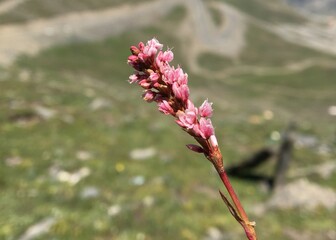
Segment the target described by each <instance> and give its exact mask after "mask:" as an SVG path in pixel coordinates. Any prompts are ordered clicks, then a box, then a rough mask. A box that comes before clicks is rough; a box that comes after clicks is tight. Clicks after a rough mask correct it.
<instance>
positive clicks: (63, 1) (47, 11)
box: [0, 0, 149, 24]
mask: <svg viewBox="0 0 336 240" xmlns="http://www.w3.org/2000/svg"><path fill="white" fill-rule="evenodd" d="M146 1H149V0H141V2H142V3H144V2H146ZM138 3H139V1H136V2H135V1H132V0H99V1H92V0H72V1H67V0H57V1H55V0H27V1H25V2H23V3H21V4H19V5H17V6H16V7H15V8H14V9H12V10H10V11H8V12H6V13H3V14H1V15H0V24H8V23H22V22H26V21H30V20H34V19H38V18H50V17H55V16H58V15H62V14H67V13H71V12H82V11H89V10H92V11H94V10H103V9H106V8H112V7H117V6H121V5H125V4H133V6H134V7H136V4H138Z"/></svg>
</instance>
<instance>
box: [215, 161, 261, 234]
mask: <svg viewBox="0 0 336 240" xmlns="http://www.w3.org/2000/svg"><path fill="white" fill-rule="evenodd" d="M215 167H216V166H215ZM216 170H217V173H218V175H219V176H220V178H221V180H222V182H223V184H224V186H225V188H226V190H227V191H228V193H229V195H230V197H231V199H232V201H233V204H234V207H235V208H234V209H233V212H232V211H231V210H230V211H231V214H232V215H234V217H235V218H236V219H237V221H238V222H239V223H240V224H241V225H242V227H243V228H244V231H245V234H246V236H247V238H248V239H249V240H257V236H256V232H255V229H254V226H255V223H253V222H250V221H249V219H248V216H247V214H246V212H245V210H244V208H243V206H242V204H241V203H240V201H239V198H238V196H237V194H236V193H235V191H234V189H233V187H232V185H231V182H230V180H229V178H228V176H227V174H226V172H225V169H224V167H221V168H217V167H216ZM221 195H222V193H221ZM223 197H224V198H225V196H223V195H222V198H223ZM223 200H224V199H223ZM226 204H227V205H228V204H230V203H229V202H228V203H227V202H226ZM228 207H229V209H230V207H232V206H228ZM237 213H238V216H235V215H236V214H237Z"/></svg>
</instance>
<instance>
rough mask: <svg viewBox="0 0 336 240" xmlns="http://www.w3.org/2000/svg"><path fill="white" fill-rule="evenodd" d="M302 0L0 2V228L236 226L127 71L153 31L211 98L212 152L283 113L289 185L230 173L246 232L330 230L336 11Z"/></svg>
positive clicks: (240, 143) (130, 233) (170, 123)
mask: <svg viewBox="0 0 336 240" xmlns="http://www.w3.org/2000/svg"><path fill="white" fill-rule="evenodd" d="M291 2H294V3H295V1H291ZM303 2H306V3H307V5H305V4H303V6H300V7H301V11H300V12H299V11H298V10H297V9H296V8H295V6H296V5H295V4H294V5H293V7H292V6H291V5H288V4H287V3H286V2H285V1H280V0H274V1H267V0H239V1H237V0H222V1H221V0H212V1H203V2H202V1H198V0H193V1H192V0H189V1H185V2H184V3H183V4H182V3H179V1H166V2H165V1H153V0H152V1H150V0H148V1H118V0H109V1H108V0H99V1H93V0H85V1H84V0H71V1H64V0H57V1H56V0H26V1H15V0H0V38H1V40H0V63H1V65H0V112H1V114H0V239H6V240H12V239H21V240H29V239H95V240H101V239H117V240H126V239H137V240H143V239H146V240H149V239H189V240H192V239H208V240H218V239H244V233H243V230H242V229H241V227H240V225H239V224H238V223H237V222H235V220H234V219H233V218H232V216H231V215H230V214H229V212H228V210H227V209H226V207H225V205H224V204H223V202H222V201H221V199H220V196H219V194H218V189H219V188H221V189H223V187H222V185H221V183H220V181H219V179H218V177H217V176H216V173H215V171H214V170H213V168H212V167H211V165H210V164H209V162H208V161H207V160H206V159H205V158H204V157H203V156H201V155H197V154H196V153H193V152H191V151H188V150H187V149H186V148H185V145H186V144H188V143H194V141H193V139H191V138H190V137H189V136H188V135H187V134H185V133H184V132H183V131H181V130H180V129H179V128H178V126H177V125H176V124H175V123H174V120H173V119H172V118H168V117H166V116H164V115H162V114H160V113H158V111H157V110H156V106H155V104H147V103H145V102H143V101H142V99H141V89H140V88H139V87H138V86H136V85H130V84H129V83H128V82H127V79H128V76H129V75H130V74H132V69H131V68H130V67H129V66H128V65H127V64H126V60H127V57H128V56H129V54H130V52H129V47H130V46H131V45H135V44H137V43H138V42H139V41H144V42H145V41H147V40H149V39H151V38H152V37H156V38H158V39H159V41H160V42H161V43H163V44H164V45H165V47H169V48H172V49H173V51H174V55H175V58H174V61H173V65H175V66H177V65H181V66H182V67H183V69H184V71H185V72H187V73H188V75H189V83H190V89H191V98H192V100H193V101H194V102H195V103H196V104H197V105H199V104H201V103H202V102H203V100H204V99H206V98H209V101H211V102H213V103H214V104H213V107H214V116H213V118H212V121H213V124H214V126H215V129H216V135H217V137H218V140H219V144H220V146H221V149H222V152H223V154H224V158H225V159H224V161H225V165H230V164H237V163H238V162H240V161H241V160H242V159H244V158H245V157H248V156H250V155H251V154H253V153H254V152H256V151H258V150H259V149H260V148H262V147H270V148H275V149H276V148H277V147H278V146H279V141H280V135H281V132H282V131H283V130H284V129H285V128H286V127H287V125H288V124H289V122H292V121H294V122H296V124H297V129H296V131H295V136H296V138H295V148H294V155H293V158H292V161H291V163H290V169H289V171H288V172H287V175H286V182H287V183H288V186H289V187H288V189H287V190H288V191H294V193H293V192H291V194H292V195H286V194H284V193H282V195H281V194H280V195H277V196H280V201H279V200H278V201H276V199H275V198H274V196H275V195H274V193H273V194H271V193H270V192H269V191H267V189H266V187H265V185H264V184H262V183H254V182H247V181H243V180H237V179H234V178H233V179H232V183H233V185H234V187H235V189H236V191H237V192H238V194H239V197H240V199H241V201H242V203H243V205H244V206H245V208H246V210H247V212H248V215H249V216H250V218H251V219H252V220H255V221H256V222H257V233H258V235H259V238H260V239H274V240H277V239H279V240H280V239H281V240H282V239H336V231H335V225H336V217H335V216H336V212H335V205H336V193H335V191H334V190H335V187H336V175H335V171H334V170H335V169H336V167H335V161H336V160H335V159H336V151H335V145H336V124H335V123H336V122H335V120H336V116H335V115H336V95H335V90H336V78H335V76H336V57H335V55H336V52H335V49H336V48H335V46H334V45H335V42H336V38H335V36H336V33H335V32H336V31H335V23H334V22H333V21H335V20H333V18H331V17H330V16H328V15H327V16H325V15H323V14H322V15H321V16H318V17H317V16H316V15H314V14H316V13H314V14H313V13H311V12H310V11H308V10H309V9H308V7H307V6H310V5H309V4H308V2H309V1H303ZM310 2H313V1H310ZM305 7H307V9H308V10H307V11H306V12H304V11H303V12H302V9H304V8H305ZM333 24H334V25H333ZM328 34H329V35H328ZM328 39H329V41H330V42H329V43H330V44H329V43H328V42H326V41H328ZM328 44H329V45H328ZM332 44H334V45H332ZM274 165H275V162H274V161H273V162H270V163H269V164H267V165H266V166H264V167H263V168H262V169H260V170H259V171H260V172H261V173H264V174H269V175H271V174H272V173H273V169H274ZM291 184H292V185H291ZM300 184H301V185H300ZM297 186H304V187H305V188H300V187H298V188H295V187H297ZM293 189H294V190H293ZM304 196H305V197H304ZM281 197H282V198H281ZM307 198H308V199H309V198H310V199H311V201H307ZM297 199H303V200H302V201H301V202H300V201H299V200H297ZM296 200H297V201H296ZM314 203H316V206H315V205H314ZM286 204H287V205H288V206H287V205H286ZM312 205H313V206H312Z"/></svg>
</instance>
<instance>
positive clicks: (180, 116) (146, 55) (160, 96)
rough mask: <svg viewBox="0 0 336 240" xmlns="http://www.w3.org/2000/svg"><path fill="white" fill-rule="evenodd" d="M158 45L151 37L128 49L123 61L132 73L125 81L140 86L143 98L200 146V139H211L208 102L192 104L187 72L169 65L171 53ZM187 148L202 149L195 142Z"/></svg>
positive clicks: (209, 105) (211, 127)
mask: <svg viewBox="0 0 336 240" xmlns="http://www.w3.org/2000/svg"><path fill="white" fill-rule="evenodd" d="M162 47H163V45H162V44H160V43H159V41H158V40H156V39H155V38H153V39H152V40H150V41H148V42H147V44H144V43H142V42H140V43H139V44H138V46H132V47H131V48H130V50H131V52H132V55H130V56H129V57H128V61H127V62H128V64H129V65H131V66H132V67H133V68H134V69H135V73H134V74H132V75H131V76H130V77H129V82H130V83H137V84H139V85H140V86H141V87H142V88H144V89H145V90H144V93H143V99H144V100H145V101H147V102H153V101H154V102H156V103H157V105H158V109H159V111H160V112H162V113H164V114H166V115H171V116H173V117H175V119H176V123H177V124H178V125H179V126H180V127H182V129H183V130H185V131H186V132H188V133H189V134H190V135H192V136H193V137H195V139H196V140H198V142H200V143H201V145H202V146H203V147H204V146H205V144H204V140H208V139H210V138H211V137H212V136H213V137H212V138H211V139H212V141H213V140H214V139H215V137H214V128H213V126H212V123H211V120H210V117H211V115H212V107H211V105H212V103H209V102H208V100H205V101H204V102H203V104H202V105H201V106H200V107H199V108H197V107H195V106H194V104H193V102H192V101H191V100H190V99H189V87H188V75H187V74H186V73H184V72H183V70H182V68H180V67H179V66H178V67H177V68H175V67H172V66H170V64H169V63H170V62H171V61H172V60H173V58H174V55H173V52H172V51H171V50H169V49H168V50H167V51H162ZM202 139H203V140H202ZM215 143H216V142H215ZM188 147H189V148H190V149H192V150H194V151H197V152H203V151H204V150H202V149H201V148H197V147H196V146H195V145H190V146H188Z"/></svg>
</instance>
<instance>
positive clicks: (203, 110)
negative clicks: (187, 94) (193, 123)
mask: <svg viewBox="0 0 336 240" xmlns="http://www.w3.org/2000/svg"><path fill="white" fill-rule="evenodd" d="M211 105H212V103H209V102H208V100H205V101H204V102H203V104H202V105H201V106H200V107H199V114H200V115H201V117H211V116H212V111H213V110H212V106H211Z"/></svg>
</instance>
